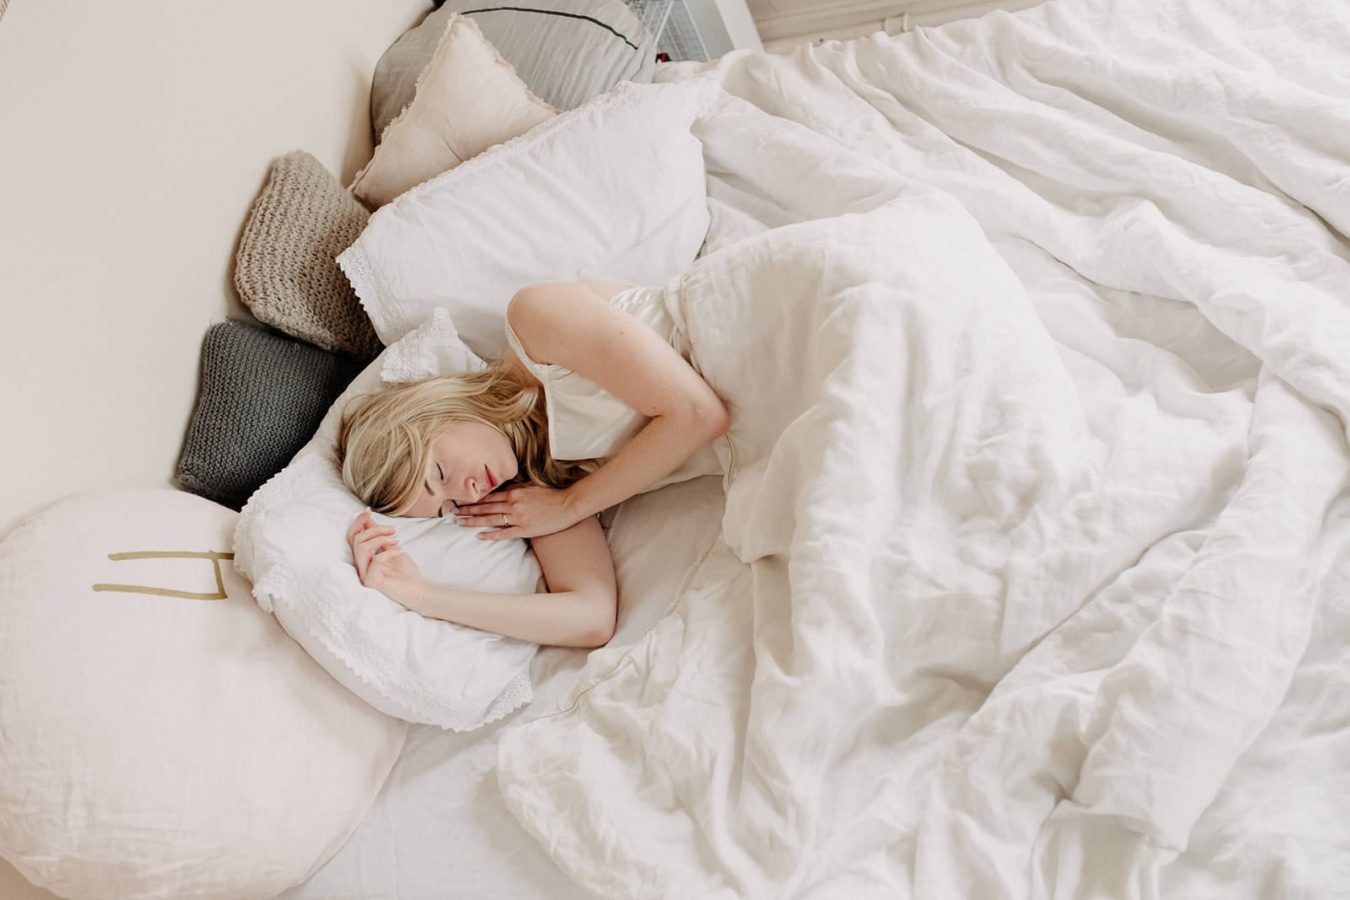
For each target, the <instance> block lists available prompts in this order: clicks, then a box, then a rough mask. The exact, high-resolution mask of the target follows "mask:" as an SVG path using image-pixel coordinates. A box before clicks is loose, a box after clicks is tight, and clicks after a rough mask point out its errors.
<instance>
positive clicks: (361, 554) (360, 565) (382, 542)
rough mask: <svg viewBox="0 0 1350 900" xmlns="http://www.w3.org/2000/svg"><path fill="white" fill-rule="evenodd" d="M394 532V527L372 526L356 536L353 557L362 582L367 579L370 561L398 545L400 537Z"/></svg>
mask: <svg viewBox="0 0 1350 900" xmlns="http://www.w3.org/2000/svg"><path fill="white" fill-rule="evenodd" d="M393 532H394V529H392V528H380V527H378V526H371V527H370V528H368V529H366V530H365V531H364V532H362V533H360V534H358V535H357V536H356V539H355V540H354V541H353V543H352V557H353V561H354V562H355V563H356V574H357V575H358V576H360V578H361V581H362V583H364V582H365V580H366V573H367V572H368V571H369V569H370V561H371V560H372V559H373V558H374V557H375V555H376V554H378V553H380V552H382V551H386V550H390V549H396V548H397V547H398V538H397V537H395V536H394V533H393Z"/></svg>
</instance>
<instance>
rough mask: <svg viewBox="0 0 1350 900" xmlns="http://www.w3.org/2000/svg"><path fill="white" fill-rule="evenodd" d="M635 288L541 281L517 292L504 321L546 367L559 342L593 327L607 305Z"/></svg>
mask: <svg viewBox="0 0 1350 900" xmlns="http://www.w3.org/2000/svg"><path fill="white" fill-rule="evenodd" d="M633 286H634V285H631V284H626V283H624V282H621V281H542V282H536V283H534V284H528V285H526V286H525V287H523V288H521V289H520V290H518V291H516V293H515V295H514V296H513V297H512V298H511V302H510V303H509V304H507V307H506V318H507V321H508V322H510V323H511V330H512V331H514V332H515V333H516V338H517V339H518V340H519V341H520V343H521V346H522V348H523V349H524V350H525V352H526V353H527V354H528V355H529V356H530V358H531V359H533V360H535V361H537V362H541V363H547V362H550V361H551V360H550V359H549V357H550V356H551V355H552V353H553V352H556V349H557V348H556V347H555V346H553V345H554V344H555V343H557V341H558V339H564V340H565V339H566V334H567V333H568V332H569V331H575V330H577V329H586V328H588V327H592V326H593V324H594V322H595V320H596V316H598V315H601V314H602V313H603V312H604V311H606V310H607V309H608V306H609V301H610V300H611V299H613V297H614V295H615V294H617V293H619V292H620V291H623V290H627V289H628V288H631V287H633Z"/></svg>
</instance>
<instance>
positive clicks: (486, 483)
mask: <svg viewBox="0 0 1350 900" xmlns="http://www.w3.org/2000/svg"><path fill="white" fill-rule="evenodd" d="M519 471H520V463H519V462H518V461H517V460H516V455H515V453H514V452H513V451H512V449H511V442H510V441H509V440H507V438H506V435H504V434H502V433H501V432H500V431H498V430H497V429H496V428H493V427H491V426H489V425H482V424H480V423H478V422H452V423H451V424H450V425H448V426H447V427H446V428H445V430H444V431H442V432H441V433H440V434H439V435H437V436H436V437H435V438H434V439H433V440H432V441H431V452H430V453H429V454H428V455H427V466H426V470H425V471H424V472H423V473H422V475H423V483H422V486H421V490H420V491H419V493H418V496H417V500H416V502H414V503H413V505H412V506H411V507H409V508H408V510H407V511H406V512H404V513H403V515H405V516H418V517H427V516H439V515H441V514H442V512H452V511H453V509H454V507H455V506H458V505H460V504H465V503H476V502H478V501H479V500H481V499H482V498H483V497H484V496H485V495H487V494H488V493H490V492H491V491H494V490H496V489H497V488H498V487H499V486H500V485H502V484H504V483H505V482H508V481H510V480H511V479H513V478H515V477H516V475H517V474H518V473H519Z"/></svg>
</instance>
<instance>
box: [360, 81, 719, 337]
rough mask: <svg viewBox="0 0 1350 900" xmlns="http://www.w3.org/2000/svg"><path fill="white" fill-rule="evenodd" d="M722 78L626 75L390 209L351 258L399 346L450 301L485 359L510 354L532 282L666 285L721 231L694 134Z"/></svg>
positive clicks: (365, 295)
mask: <svg viewBox="0 0 1350 900" xmlns="http://www.w3.org/2000/svg"><path fill="white" fill-rule="evenodd" d="M720 93H721V86H720V84H719V83H718V81H717V77H716V75H711V74H710V75H704V76H699V77H697V78H691V79H687V80H685V81H679V82H674V83H671V84H636V83H634V82H629V81H624V82H620V83H619V84H617V85H616V86H615V87H614V88H613V89H612V90H610V91H608V92H606V93H605V94H602V95H601V96H599V97H597V98H595V99H594V100H592V101H590V102H589V103H586V104H585V105H583V106H579V107H577V108H576V109H574V110H569V111H568V112H565V113H563V114H562V115H559V116H556V117H555V118H552V119H549V120H548V121H547V122H544V123H543V124H541V125H537V126H535V127H534V128H533V129H531V130H530V131H528V132H526V133H525V134H523V135H521V136H520V137H517V138H513V139H511V140H509V141H507V142H506V143H504V144H498V145H497V146H495V147H492V148H490V149H488V150H487V151H485V152H483V153H480V154H479V155H478V156H475V157H474V158H473V159H471V160H469V161H468V162H466V163H464V164H463V165H460V166H457V167H455V168H453V169H451V170H450V171H448V172H444V173H442V174H440V175H438V176H436V177H435V178H433V179H431V180H430V181H426V182H423V183H422V184H420V185H418V186H417V187H415V188H413V189H412V190H410V191H408V192H407V193H405V194H403V195H401V196H399V197H397V198H396V199H394V200H393V201H392V202H391V203H389V204H388V205H386V206H384V207H382V208H380V209H379V210H377V211H376V212H375V213H374V214H373V215H372V216H371V218H370V222H369V223H368V224H367V225H366V229H365V231H363V232H362V234H361V237H360V238H358V239H357V241H356V243H354V244H353V245H352V246H351V247H349V248H348V249H347V250H346V251H345V252H344V253H342V254H341V255H340V256H339V257H338V264H339V265H340V266H341V267H342V270H343V271H344V272H345V273H346V274H347V277H348V279H350V281H351V283H352V285H353V286H354V287H355V288H356V293H357V296H358V297H360V299H361V303H362V305H363V306H364V307H365V310H366V312H367V313H368V314H369V315H370V319H371V322H373V323H374V325H375V331H376V333H377V334H378V335H379V336H380V340H381V341H383V342H384V343H385V344H392V343H393V342H394V341H396V340H398V339H399V338H401V337H402V336H403V335H405V334H407V333H408V332H409V331H410V330H412V329H413V328H416V327H417V326H418V325H420V324H421V323H423V322H425V321H426V320H427V317H428V316H429V315H430V314H431V310H432V309H434V308H436V307H438V306H439V307H445V308H446V309H448V310H449V311H450V315H451V318H452V319H453V320H454V323H455V326H456V327H457V328H458V329H459V334H460V336H461V337H462V338H463V339H464V342H465V343H466V344H467V345H468V346H469V347H470V348H471V349H472V350H473V351H474V352H475V353H477V354H478V355H479V356H481V357H484V358H489V357H490V358H497V357H500V356H501V354H502V353H503V352H504V350H505V339H504V337H503V330H504V328H503V325H504V321H505V317H506V306H507V304H508V303H509V302H510V300H511V297H512V295H513V294H515V292H516V291H517V290H519V289H520V288H521V287H524V286H525V285H527V284H530V283H532V282H539V281H571V280H577V279H587V278H594V279H600V280H608V281H627V282H630V283H632V284H665V283H666V282H667V281H669V280H670V279H671V278H674V277H675V276H677V275H679V274H680V273H681V272H683V271H684V270H685V269H687V268H688V267H689V265H690V263H692V262H693V261H694V258H695V257H696V256H697V255H698V251H699V248H700V246H702V244H703V239H704V237H705V236H706V234H707V231H708V205H707V187H706V184H707V179H706V176H705V173H704V169H703V149H702V144H701V143H699V140H698V139H697V138H696V137H694V135H693V134H691V133H690V130H689V129H690V126H691V125H692V124H693V121H694V119H695V117H696V116H698V115H699V114H700V113H701V112H702V111H703V110H705V109H706V108H708V107H709V106H711V104H712V103H713V101H714V100H715V99H716V98H717V97H718V96H719V95H720Z"/></svg>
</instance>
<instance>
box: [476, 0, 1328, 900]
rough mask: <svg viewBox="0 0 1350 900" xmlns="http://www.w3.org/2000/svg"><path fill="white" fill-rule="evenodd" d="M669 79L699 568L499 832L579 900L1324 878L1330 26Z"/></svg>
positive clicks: (1103, 5) (779, 62)
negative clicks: (719, 507) (707, 401)
mask: <svg viewBox="0 0 1350 900" xmlns="http://www.w3.org/2000/svg"><path fill="white" fill-rule="evenodd" d="M705 70H714V71H717V72H718V73H719V75H720V77H721V78H722V81H723V84H724V86H725V87H726V89H727V90H728V91H729V92H730V93H731V94H732V95H734V96H731V97H728V98H726V99H725V100H724V101H723V102H722V104H721V105H720V106H719V107H718V108H717V109H716V110H715V111H714V112H713V113H712V114H710V115H709V116H708V117H707V118H706V119H705V120H703V121H702V122H701V123H700V124H699V130H698V134H699V136H700V138H701V139H702V140H703V141H704V143H705V153H706V156H707V160H708V165H709V174H710V194H711V197H712V201H711V202H712V205H713V212H714V228H713V233H712V234H711V236H710V241H709V252H707V253H706V254H705V255H704V256H703V257H702V258H701V259H700V260H699V261H698V262H696V263H695V265H694V267H693V268H692V269H691V270H690V272H689V274H688V275H687V276H686V277H685V278H684V279H683V280H682V281H680V282H679V284H678V290H672V292H671V294H670V301H671V305H672V309H673V311H674V312H675V313H676V314H677V315H678V316H680V317H682V319H683V321H684V325H685V327H686V328H687V330H688V333H689V334H690V336H691V343H692V345H693V348H694V358H695V362H696V363H697V364H698V366H699V367H700V369H701V370H702V371H703V372H704V374H705V375H706V376H707V377H708V379H709V380H710V381H711V382H712V383H713V384H714V385H715V386H716V387H717V388H718V390H719V391H721V392H722V393H723V395H724V396H725V397H726V398H727V399H728V401H729V403H730V404H731V406H732V411H733V428H732V431H731V433H730V438H731V443H732V448H733V465H732V468H731V470H730V472H729V474H728V477H727V480H726V489H727V503H726V512H725V515H724V518H723V521H722V534H721V539H720V540H719V541H718V542H717V543H716V544H715V545H714V547H713V550H712V551H711V552H710V553H709V554H708V555H707V556H706V557H705V558H703V560H702V561H701V562H700V564H699V565H698V566H697V568H696V569H695V571H694V572H693V573H692V576H691V578H690V579H689V581H688V583H687V584H686V585H685V587H684V590H683V592H682V594H681V596H680V597H679V599H678V600H677V602H676V603H675V605H674V606H673V607H672V608H671V610H670V611H669V613H668V614H666V616H665V617H664V618H662V619H661V620H660V621H659V622H658V623H657V624H656V625H655V626H654V627H653V628H652V629H651V630H650V631H649V632H648V633H647V634H646V636H645V637H644V638H643V639H642V640H641V641H639V642H638V643H636V644H635V645H634V646H633V647H632V648H631V649H630V650H628V651H627V652H626V654H625V655H624V656H623V657H622V659H621V660H620V662H619V663H618V664H617V665H616V664H615V661H614V659H613V657H612V656H610V655H603V656H601V657H598V658H597V660H596V665H593V666H588V667H587V669H586V670H584V671H583V672H582V675H581V678H580V681H579V682H578V685H577V687H576V689H575V698H574V700H573V701H572V702H570V703H567V702H565V703H562V704H561V705H560V707H559V711H558V712H556V713H554V714H552V715H547V716H544V717H542V718H538V719H535V720H533V721H526V722H520V723H517V724H516V725H515V726H513V727H511V728H508V729H505V730H504V731H503V732H502V733H501V735H500V741H499V744H498V747H499V753H498V770H497V777H498V782H499V784H500V787H501V790H502V794H503V796H504V797H505V799H506V803H507V805H508V808H509V809H510V811H511V812H512V814H514V815H515V816H516V818H517V819H518V820H519V821H520V823H521V824H522V825H523V826H524V828H525V829H526V830H527V831H528V832H529V833H530V834H531V835H533V837H534V838H535V839H536V840H537V841H538V842H539V844H540V846H541V847H543V848H544V849H545V850H546V851H547V852H548V853H549V855H550V856H551V857H552V858H553V860H554V861H555V862H556V863H557V864H558V866H559V867H560V868H561V869H562V870H563V871H565V872H566V873H567V875H568V876H569V877H570V878H572V879H573V880H574V881H575V882H576V883H577V884H578V885H579V886H580V887H582V888H583V889H585V890H587V891H589V892H590V893H592V894H594V895H596V896H599V897H623V898H636V897H654V898H675V897H764V898H786V897H822V898H833V897H850V898H862V897H918V898H957V897H972V898H991V897H999V898H1002V897H1129V898H1152V897H1187V898H1189V897H1220V896H1222V897H1225V898H1233V897H1281V898H1283V897H1328V896H1338V895H1343V894H1344V893H1345V892H1346V891H1347V890H1350V888H1348V887H1347V886H1348V885H1350V813H1347V812H1346V810H1347V809H1350V499H1348V498H1350V494H1348V493H1347V475H1348V474H1350V452H1348V451H1347V443H1346V423H1347V422H1350V245H1347V241H1346V236H1345V235H1346V232H1347V230H1350V7H1347V6H1345V5H1343V4H1340V3H1336V2H1331V0H1324V2H1294V0H1285V2H1278V0H1267V2H1260V3H1257V2H1238V0H1232V2H1219V0H1191V2H1187V3H1185V4H1183V3H1180V2H1159V0H1147V2H1138V0H1133V2H1107V0H1055V2H1052V3H1049V4H1047V5H1045V6H1042V7H1038V8H1036V9H1033V10H1029V11H1025V12H1022V13H1018V14H1015V15H1006V14H993V15H989V16H986V17H983V18H982V19H979V20H977V21H971V22H963V23H957V24H953V25H948V26H945V27H943V28H940V29H920V30H919V31H917V32H915V33H912V34H908V35H904V36H901V37H897V38H887V37H885V36H882V35H878V36H874V37H872V38H865V39H861V40H857V41H852V42H847V43H837V42H832V43H827V44H825V45H823V46H809V45H808V46H804V47H801V48H798V49H797V50H796V51H794V52H793V53H792V54H790V55H787V56H773V55H769V54H754V53H744V52H737V53H733V54H730V55H729V56H727V57H724V58H723V59H721V60H720V61H717V62H715V63H711V64H707V65H703V66H697V65H695V66H677V67H671V68H668V69H666V75H665V76H664V77H667V78H672V77H673V78H678V77H687V76H689V75H692V74H696V73H697V72H699V71H705Z"/></svg>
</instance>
